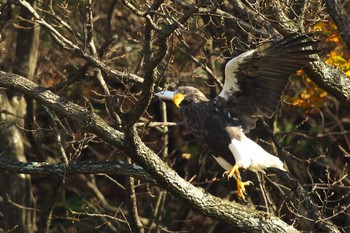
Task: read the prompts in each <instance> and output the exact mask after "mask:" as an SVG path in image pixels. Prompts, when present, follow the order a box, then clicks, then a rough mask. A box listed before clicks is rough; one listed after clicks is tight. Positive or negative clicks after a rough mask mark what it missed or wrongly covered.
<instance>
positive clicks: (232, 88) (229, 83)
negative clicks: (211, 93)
mask: <svg viewBox="0 0 350 233" xmlns="http://www.w3.org/2000/svg"><path fill="white" fill-rule="evenodd" d="M254 52H255V49H253V50H248V51H246V52H244V53H242V54H241V55H239V56H237V57H235V58H233V59H232V60H230V61H229V62H227V64H226V66H225V78H226V79H225V84H224V88H223V89H222V91H221V92H220V94H219V96H220V97H222V98H224V99H225V100H227V99H228V97H229V95H230V93H232V92H236V91H239V90H240V89H239V86H238V85H237V81H238V80H237V77H236V70H237V69H238V67H239V64H240V63H242V61H243V60H244V59H245V58H246V57H248V56H249V55H251V54H252V53H254Z"/></svg>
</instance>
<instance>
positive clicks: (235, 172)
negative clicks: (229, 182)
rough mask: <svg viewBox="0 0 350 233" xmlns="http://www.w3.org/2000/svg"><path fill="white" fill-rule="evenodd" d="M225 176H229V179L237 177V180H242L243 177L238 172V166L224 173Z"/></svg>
mask: <svg viewBox="0 0 350 233" xmlns="http://www.w3.org/2000/svg"><path fill="white" fill-rule="evenodd" d="M224 176H227V179H230V178H232V177H235V178H236V179H241V175H240V174H239V171H238V166H237V165H234V166H233V167H232V168H231V169H230V170H228V171H226V172H224Z"/></svg>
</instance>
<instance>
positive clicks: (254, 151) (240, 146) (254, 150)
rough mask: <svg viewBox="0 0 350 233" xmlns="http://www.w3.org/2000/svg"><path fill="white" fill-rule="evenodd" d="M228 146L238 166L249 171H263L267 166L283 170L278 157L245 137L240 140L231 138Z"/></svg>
mask: <svg viewBox="0 0 350 233" xmlns="http://www.w3.org/2000/svg"><path fill="white" fill-rule="evenodd" d="M229 148H230V150H231V152H232V154H233V156H234V157H235V160H236V164H237V165H238V167H241V168H244V169H249V170H251V171H263V170H264V169H265V168H268V167H275V168H278V169H281V170H285V169H284V167H283V163H282V161H281V160H280V159H279V158H277V157H276V156H273V155H271V154H269V153H268V152H266V151H265V150H264V149H263V148H262V147H260V146H259V145H258V144H256V143H255V142H253V141H252V140H250V139H249V138H247V137H243V138H242V139H241V140H237V139H233V140H232V141H231V144H230V145H229Z"/></svg>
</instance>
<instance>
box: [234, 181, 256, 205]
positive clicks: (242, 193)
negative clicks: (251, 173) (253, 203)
mask: <svg viewBox="0 0 350 233" xmlns="http://www.w3.org/2000/svg"><path fill="white" fill-rule="evenodd" d="M250 184H253V183H252V182H251V181H245V182H242V181H241V179H237V194H238V197H240V198H241V199H242V200H243V201H245V202H246V199H245V194H247V193H246V190H245V186H248V185H250Z"/></svg>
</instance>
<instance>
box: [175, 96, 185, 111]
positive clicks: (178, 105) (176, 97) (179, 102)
mask: <svg viewBox="0 0 350 233" xmlns="http://www.w3.org/2000/svg"><path fill="white" fill-rule="evenodd" d="M184 98H185V95H184V94H182V93H177V94H175V95H174V100H173V101H174V104H175V105H176V107H178V108H179V107H180V104H181V102H182V101H183V100H184Z"/></svg>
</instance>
